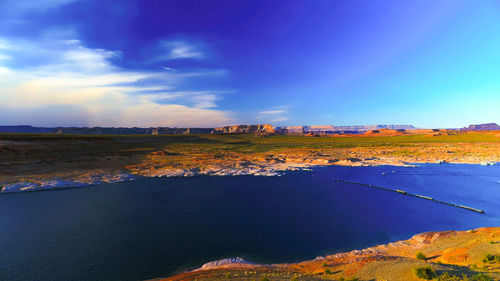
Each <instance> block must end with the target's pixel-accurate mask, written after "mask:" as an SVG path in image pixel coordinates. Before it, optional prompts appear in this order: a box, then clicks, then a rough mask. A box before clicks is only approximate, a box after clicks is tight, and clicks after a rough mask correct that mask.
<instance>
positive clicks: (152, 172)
mask: <svg viewBox="0 0 500 281" xmlns="http://www.w3.org/2000/svg"><path fill="white" fill-rule="evenodd" d="M294 160H295V159H294ZM426 163H438V164H442V163H447V162H445V161H435V162H421V163H408V162H404V161H402V160H399V159H393V158H387V159H379V158H368V159H363V160H361V159H342V160H336V161H332V160H331V159H314V160H313V161H303V162H298V161H293V162H292V161H287V159H286V158H283V159H282V160H280V159H279V158H278V159H277V160H276V159H275V161H273V162H270V161H266V162H264V163H258V164H257V163H250V162H246V163H244V165H241V164H240V165H224V166H222V165H221V166H218V165H207V166H204V167H201V168H198V167H196V168H189V169H184V168H173V167H161V166H160V167H154V168H151V167H146V168H144V169H137V170H135V171H130V170H128V171H127V170H116V171H105V170H102V169H96V170H89V171H85V172H74V173H73V174H69V175H68V174H66V175H63V176H61V177H50V176H49V177H44V178H30V179H29V180H24V181H17V182H12V183H1V182H0V185H1V188H0V194H1V193H13V192H27V191H40V190H51V189H61V188H71V187H84V186H91V185H98V184H104V183H115V182H123V181H132V180H135V179H138V178H144V177H193V176H248V175H252V176H267V177H272V176H281V175H282V174H283V173H284V172H287V171H298V170H310V169H311V168H314V167H319V166H333V165H337V166H381V165H391V166H414V165H415V164H426ZM455 163H456V164H482V163H481V162H480V163H464V162H455ZM226 164H227V163H226ZM493 164H494V162H488V165H493Z"/></svg>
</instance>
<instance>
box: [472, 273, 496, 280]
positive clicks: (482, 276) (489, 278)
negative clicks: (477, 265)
mask: <svg viewBox="0 0 500 281" xmlns="http://www.w3.org/2000/svg"><path fill="white" fill-rule="evenodd" d="M472 281H494V280H493V279H492V278H491V277H489V276H488V275H485V274H483V273H480V274H478V275H474V276H473V277H472Z"/></svg>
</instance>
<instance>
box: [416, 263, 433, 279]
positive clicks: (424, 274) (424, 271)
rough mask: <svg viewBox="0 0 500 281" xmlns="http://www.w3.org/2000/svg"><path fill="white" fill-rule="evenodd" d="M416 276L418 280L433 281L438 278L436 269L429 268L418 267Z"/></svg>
mask: <svg viewBox="0 0 500 281" xmlns="http://www.w3.org/2000/svg"><path fill="white" fill-rule="evenodd" d="M415 274H416V275H417V277H418V278H420V279H425V280H432V279H433V278H435V277H436V271H434V269H432V268H431V267H428V266H425V267H417V268H416V269H415Z"/></svg>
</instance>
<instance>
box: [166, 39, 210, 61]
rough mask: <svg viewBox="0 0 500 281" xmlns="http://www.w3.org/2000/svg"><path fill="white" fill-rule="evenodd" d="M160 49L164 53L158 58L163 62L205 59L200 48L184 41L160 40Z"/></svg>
mask: <svg viewBox="0 0 500 281" xmlns="http://www.w3.org/2000/svg"><path fill="white" fill-rule="evenodd" d="M160 47H161V49H163V52H164V54H162V55H161V56H160V58H161V59H165V60H175V59H203V58H205V54H204V53H203V52H202V51H201V50H200V49H199V48H200V46H198V45H195V44H193V43H188V42H186V41H180V40H173V41H168V40H162V41H160Z"/></svg>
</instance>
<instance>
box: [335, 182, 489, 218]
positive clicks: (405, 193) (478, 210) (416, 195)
mask: <svg viewBox="0 0 500 281" xmlns="http://www.w3.org/2000/svg"><path fill="white" fill-rule="evenodd" d="M333 180H334V181H337V182H343V183H348V184H355V185H361V186H367V187H370V188H376V189H381V190H385V191H391V192H396V193H399V194H402V195H407V196H412V197H417V198H420V199H425V200H429V201H433V202H436V203H440V204H444V205H448V206H452V207H456V208H461V209H464V210H468V211H472V212H476V213H480V214H484V213H485V212H484V211H483V210H480V209H476V208H472V207H469V206H465V205H460V204H455V203H450V202H445V201H441V200H437V199H434V198H432V197H429V196H424V195H419V194H412V193H408V192H406V191H404V190H401V189H391V188H387V187H382V186H375V185H372V184H366V183H361V182H354V181H349V180H345V179H340V178H333Z"/></svg>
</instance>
